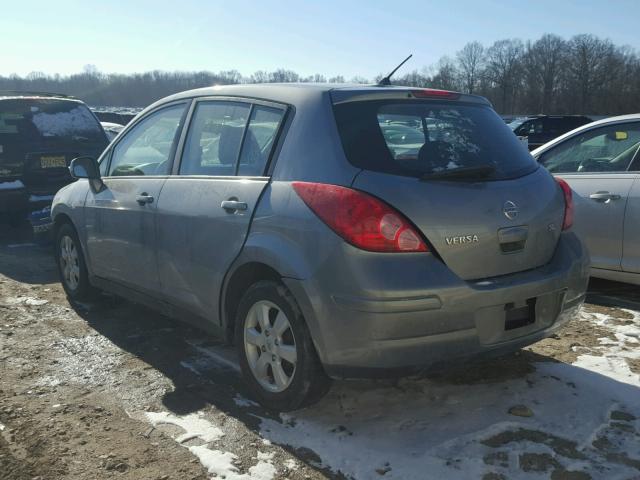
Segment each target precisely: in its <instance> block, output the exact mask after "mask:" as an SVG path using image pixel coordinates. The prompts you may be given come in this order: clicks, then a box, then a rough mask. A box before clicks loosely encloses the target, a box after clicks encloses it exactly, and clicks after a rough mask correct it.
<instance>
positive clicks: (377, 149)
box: [334, 100, 537, 180]
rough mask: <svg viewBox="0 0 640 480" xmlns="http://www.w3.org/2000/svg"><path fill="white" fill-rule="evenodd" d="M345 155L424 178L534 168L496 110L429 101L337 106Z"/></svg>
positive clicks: (501, 175) (501, 174) (363, 164)
mask: <svg viewBox="0 0 640 480" xmlns="http://www.w3.org/2000/svg"><path fill="white" fill-rule="evenodd" d="M334 112H335V116H336V121H337V125H338V130H339V132H340V137H341V140H342V145H343V147H344V150H345V154H346V156H347V159H348V160H349V162H350V163H352V164H353V165H354V166H356V167H358V168H363V169H366V170H373V171H378V172H384V173H391V174H396V175H405V176H415V177H422V176H423V175H428V174H431V173H436V172H441V171H444V170H448V169H457V168H463V167H476V166H484V165H490V166H492V167H494V171H493V173H492V174H491V176H490V177H489V178H490V179H494V180H497V179H507V178H514V177H518V176H521V175H525V174H527V173H530V172H532V171H534V170H535V169H536V168H537V164H536V162H535V160H534V159H533V157H531V155H530V154H529V152H528V151H527V149H526V148H525V147H524V146H523V145H522V142H520V141H519V140H518V138H517V137H516V136H515V135H514V134H513V132H512V131H511V129H510V128H509V127H508V126H507V125H505V123H504V122H503V121H502V119H501V118H500V117H499V116H498V114H496V113H495V111H493V110H492V109H491V108H489V107H487V106H482V105H472V104H464V103H444V102H443V103H436V102H428V101H417V102H416V101H405V102H402V101H401V102H399V101H397V100H396V101H389V100H386V101H364V102H347V103H343V104H337V105H335V106H334Z"/></svg>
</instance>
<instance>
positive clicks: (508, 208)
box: [502, 200, 520, 220]
mask: <svg viewBox="0 0 640 480" xmlns="http://www.w3.org/2000/svg"><path fill="white" fill-rule="evenodd" d="M502 212H503V213H504V216H505V217H507V218H508V219H509V220H514V219H515V218H516V217H517V216H518V213H520V210H518V206H517V205H516V204H515V203H513V202H512V201H511V200H509V201H507V202H504V205H503V206H502Z"/></svg>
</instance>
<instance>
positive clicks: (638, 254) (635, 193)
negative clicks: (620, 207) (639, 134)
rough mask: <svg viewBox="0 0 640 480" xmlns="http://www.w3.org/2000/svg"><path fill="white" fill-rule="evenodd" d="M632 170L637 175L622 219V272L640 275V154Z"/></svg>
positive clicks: (638, 153)
mask: <svg viewBox="0 0 640 480" xmlns="http://www.w3.org/2000/svg"><path fill="white" fill-rule="evenodd" d="M632 170H634V171H635V172H636V173H637V176H636V179H635V181H634V182H633V186H632V187H631V191H630V192H629V200H628V201H627V211H626V213H625V217H624V243H623V245H622V270H623V271H625V272H631V273H640V173H638V172H639V171H640V152H637V153H636V158H635V159H634V162H633V166H632Z"/></svg>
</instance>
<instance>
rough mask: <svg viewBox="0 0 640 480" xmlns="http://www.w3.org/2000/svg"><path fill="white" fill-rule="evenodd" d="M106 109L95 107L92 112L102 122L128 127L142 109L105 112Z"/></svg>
mask: <svg viewBox="0 0 640 480" xmlns="http://www.w3.org/2000/svg"><path fill="white" fill-rule="evenodd" d="M104 108H105V107H95V108H92V109H91V111H92V112H93V113H94V114H95V116H96V117H98V120H100V122H107V123H116V124H118V125H126V124H128V123H129V122H130V121H131V120H133V119H134V118H135V116H136V113H137V112H138V111H140V109H135V108H132V109H119V110H123V111H117V112H115V111H113V110H103V109H104Z"/></svg>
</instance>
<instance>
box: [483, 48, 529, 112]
mask: <svg viewBox="0 0 640 480" xmlns="http://www.w3.org/2000/svg"><path fill="white" fill-rule="evenodd" d="M523 52H524V47H523V45H522V41H521V40H518V39H510V40H498V41H497V42H495V43H494V44H493V45H492V46H491V47H490V48H489V49H488V50H487V68H486V72H487V75H488V76H489V78H490V80H491V81H492V82H493V83H494V84H495V86H496V87H497V89H498V90H499V92H500V96H499V99H500V103H499V105H498V109H499V110H500V111H502V112H505V113H513V107H514V103H515V102H514V97H515V95H516V87H517V86H518V84H519V80H520V79H521V75H520V74H521V71H522V70H521V60H522V55H523Z"/></svg>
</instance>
